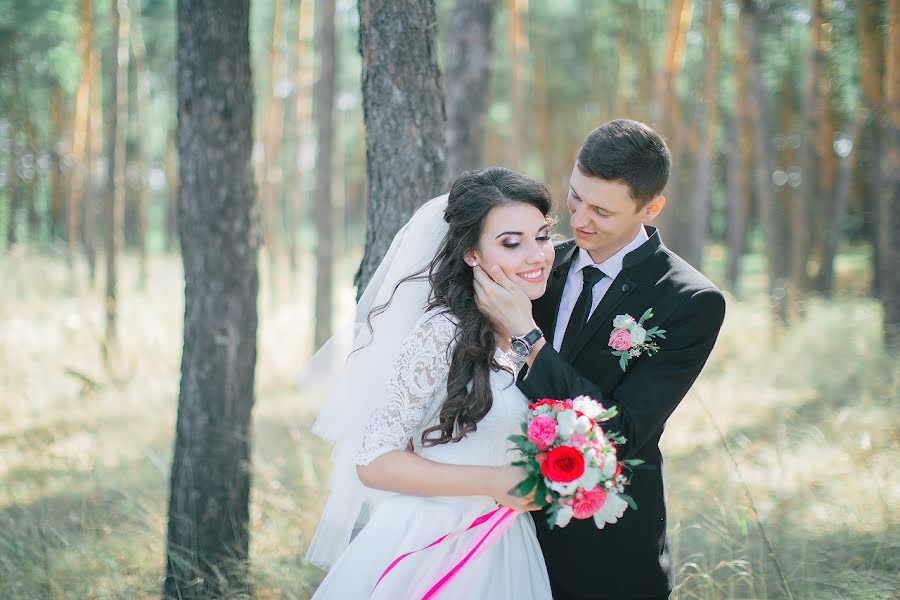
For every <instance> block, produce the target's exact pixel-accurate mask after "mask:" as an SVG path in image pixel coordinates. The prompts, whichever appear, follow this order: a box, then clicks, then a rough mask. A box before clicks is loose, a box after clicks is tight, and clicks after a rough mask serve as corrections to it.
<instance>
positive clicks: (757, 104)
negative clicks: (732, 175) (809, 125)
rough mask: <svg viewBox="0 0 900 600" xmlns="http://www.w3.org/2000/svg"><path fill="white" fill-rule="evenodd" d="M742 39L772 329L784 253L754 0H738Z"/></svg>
mask: <svg viewBox="0 0 900 600" xmlns="http://www.w3.org/2000/svg"><path fill="white" fill-rule="evenodd" d="M740 11H741V12H740V27H741V34H742V38H741V43H742V44H743V45H744V47H745V48H746V49H747V66H748V73H747V83H748V85H749V90H748V91H749V94H748V96H749V104H750V119H751V121H752V123H753V127H752V129H753V154H754V162H755V169H754V172H755V175H756V191H757V195H758V197H759V211H760V221H761V226H762V229H763V234H764V236H765V242H766V262H767V272H768V291H769V300H770V302H771V306H772V309H773V316H774V317H775V320H774V321H775V322H774V323H773V331H778V329H779V325H780V324H782V323H785V322H786V320H787V315H786V312H785V307H784V302H783V300H784V295H783V290H782V289H781V288H782V285H783V284H782V282H781V281H780V277H779V266H778V263H779V261H780V260H782V257H783V256H784V249H783V247H782V245H781V236H779V235H778V227H777V221H778V210H777V206H776V200H775V191H774V190H773V189H772V179H771V176H770V173H772V168H771V164H772V161H771V159H770V152H771V150H770V146H769V140H770V133H769V131H770V126H769V121H768V113H767V111H766V109H765V106H766V104H767V102H766V97H767V95H766V90H765V86H764V83H763V79H762V73H761V72H760V71H761V69H760V61H761V56H760V48H759V37H760V36H759V13H758V9H757V7H756V4H755V2H754V0H741V5H740Z"/></svg>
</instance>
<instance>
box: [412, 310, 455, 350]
mask: <svg viewBox="0 0 900 600" xmlns="http://www.w3.org/2000/svg"><path fill="white" fill-rule="evenodd" d="M457 327H458V324H457V321H456V317H454V316H453V315H452V314H451V313H450V311H449V310H447V309H446V308H434V309H431V310H429V311H427V312H426V313H425V314H424V315H422V317H421V318H420V319H419V322H418V323H417V324H416V327H415V328H414V330H415V331H416V332H417V333H418V334H420V335H427V336H431V337H434V338H437V339H440V340H446V341H448V342H449V341H451V340H452V339H453V338H454V337H455V335H456V328H457Z"/></svg>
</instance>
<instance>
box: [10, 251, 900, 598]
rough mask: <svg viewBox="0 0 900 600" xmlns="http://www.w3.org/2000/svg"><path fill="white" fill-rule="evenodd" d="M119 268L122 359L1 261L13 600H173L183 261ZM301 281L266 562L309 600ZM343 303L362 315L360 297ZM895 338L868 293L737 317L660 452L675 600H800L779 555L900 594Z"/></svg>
mask: <svg viewBox="0 0 900 600" xmlns="http://www.w3.org/2000/svg"><path fill="white" fill-rule="evenodd" d="M353 263H354V258H353V257H350V258H348V259H347V261H346V264H345V269H344V270H345V272H347V273H349V272H351V271H350V269H351V268H352V264H353ZM123 270H124V275H125V277H124V284H123V290H122V293H121V296H122V302H121V310H122V315H121V328H120V331H121V336H120V337H121V347H120V349H119V351H118V353H117V354H116V356H117V357H118V358H117V359H115V360H111V361H110V363H111V364H109V365H108V366H107V365H105V364H104V360H103V354H102V350H101V348H102V345H101V342H100V340H101V339H102V315H101V311H100V309H101V303H100V299H99V292H98V291H96V290H89V289H84V288H82V289H77V290H71V289H69V287H68V277H67V274H66V271H65V268H64V265H63V264H62V263H61V262H60V261H58V260H55V259H51V258H47V257H43V256H34V255H22V254H19V255H11V254H7V255H5V256H2V257H0V281H2V291H0V365H2V367H0V399H2V402H0V598H4V599H6V598H28V599H31V598H153V597H158V595H159V590H160V575H161V571H162V565H163V540H164V531H165V513H166V497H167V486H168V466H169V460H170V456H171V445H172V433H173V429H174V419H175V409H176V402H177V395H178V369H179V361H180V355H181V318H182V310H183V305H182V297H181V296H182V287H181V273H180V262H179V261H178V259H177V258H174V257H154V258H153V260H152V262H151V266H150V273H151V278H150V281H151V282H152V284H151V286H150V287H149V289H147V290H146V291H140V290H138V289H137V285H136V281H135V274H136V268H135V265H134V263H133V262H132V261H131V260H127V261H126V264H125V267H124V269H123ZM283 270H284V269H281V270H280V271H279V273H280V276H279V277H276V278H275V279H276V285H275V288H274V289H272V288H270V287H266V288H265V289H264V290H263V293H262V295H261V298H260V313H261V318H260V335H259V343H260V352H259V363H258V372H257V404H256V407H255V409H254V429H255V438H254V479H253V481H254V488H253V493H252V497H251V501H252V509H251V519H252V523H251V526H252V541H251V560H252V563H253V573H254V579H255V582H256V589H257V596H258V597H260V598H307V597H309V595H310V593H311V591H312V590H313V589H314V587H315V585H316V583H317V582H318V580H319V578H320V577H321V574H320V573H319V572H318V571H317V570H316V569H314V568H312V567H309V566H306V565H304V564H303V562H302V556H303V553H304V549H305V544H306V540H308V538H309V536H310V534H311V532H312V530H313V528H314V525H315V521H316V517H317V512H318V509H319V506H320V501H321V500H320V498H319V491H320V489H321V486H322V482H323V481H324V478H325V476H326V475H327V452H328V451H327V448H325V447H324V446H323V445H322V444H320V443H318V441H317V440H316V439H314V438H313V437H312V436H311V435H310V434H309V432H308V428H309V425H310V423H311V420H312V417H311V407H312V406H314V405H315V402H314V400H315V399H313V398H302V397H300V396H299V395H298V393H297V392H296V389H295V386H294V383H293V379H294V376H295V375H296V372H297V370H298V367H299V366H300V365H301V364H302V363H303V362H304V360H305V359H306V358H307V356H308V348H309V345H310V342H309V341H310V337H311V333H310V327H309V323H310V315H309V308H308V307H309V306H310V304H311V299H312V292H311V290H310V289H309V286H308V284H306V282H307V281H308V279H303V280H302V281H300V282H298V283H297V284H296V285H294V286H293V287H292V286H291V285H289V281H288V279H289V278H288V277H287V274H286V273H282V272H281V271H283ZM300 272H301V273H310V272H311V269H310V268H309V264H308V262H306V261H305V262H304V263H303V264H302V265H301V269H300ZM268 280H269V278H268V277H264V281H268ZM338 297H339V298H341V305H340V308H339V311H343V312H344V313H345V314H346V311H347V310H349V306H350V305H351V303H352V292H351V291H350V290H349V287H344V288H341V289H340V290H339V294H338ZM878 323H879V309H878V307H877V304H875V303H873V302H871V301H869V300H864V299H844V300H839V301H835V302H832V303H828V304H826V303H820V302H812V303H811V304H810V305H809V312H808V316H807V318H806V319H805V320H804V321H802V322H801V323H798V324H797V325H795V326H794V327H792V328H791V329H789V330H786V331H784V332H782V335H781V337H780V339H779V340H778V341H777V342H772V340H770V338H769V334H768V332H769V325H768V321H767V314H766V309H765V307H764V306H762V305H761V304H758V303H756V302H754V301H752V300H751V301H745V302H742V303H737V302H731V304H730V306H729V313H728V317H727V320H726V325H725V328H724V330H723V333H722V336H721V338H720V342H719V344H718V346H717V348H716V351H715V353H714V356H713V358H712V360H711V362H710V365H709V366H708V367H707V370H706V371H705V372H704V375H703V377H702V378H701V380H700V381H699V382H698V384H697V385H696V386H695V387H694V389H693V391H692V392H691V394H690V396H689V397H688V398H687V399H686V400H685V402H684V403H683V405H682V406H681V407H680V408H679V410H678V411H677V412H676V414H675V415H674V416H673V417H672V419H671V420H670V422H669V425H668V428H667V432H666V434H665V436H664V437H663V443H664V452H665V455H666V457H667V466H666V475H667V493H668V497H669V506H670V511H671V514H670V524H671V530H672V534H673V535H672V537H673V543H674V550H675V554H676V561H677V565H678V588H677V591H676V594H675V597H676V598H678V599H681V600H687V599H693V598H700V599H704V600H707V599H708V600H712V599H732V598H733V599H737V598H773V599H774V598H783V597H787V596H786V594H785V592H784V591H782V589H781V588H780V584H779V578H778V576H777V574H776V570H775V561H776V560H777V562H778V564H779V565H780V567H781V568H782V569H783V571H784V573H785V577H786V579H787V583H788V585H789V586H790V589H791V592H792V594H793V597H794V598H798V599H799V598H804V599H810V600H812V599H815V600H821V599H829V598H835V599H837V598H859V599H866V600H869V599H873V598H893V597H895V596H894V594H895V591H896V590H897V589H900V578H898V571H900V560H898V558H897V557H898V556H900V553H898V544H900V535H898V529H897V523H896V518H895V514H896V513H897V501H898V498H900V483H898V481H897V478H896V477H895V473H896V469H895V465H896V464H897V459H898V457H900V437H898V418H897V400H898V398H900V366H898V361H897V359H896V357H894V358H891V357H888V356H886V355H885V353H884V352H883V351H882V350H881V349H880V341H879V338H880V335H879V326H878ZM717 430H720V431H721V432H722V435H721V436H720V435H719V434H718V433H717ZM726 444H727V447H728V449H729V450H730V451H731V452H732V453H733V455H734V457H735V459H736V461H737V465H738V466H737V467H735V465H734V464H733V463H732V461H731V458H730V457H729V453H728V452H727V451H726ZM745 486H746V487H745ZM746 490H749V492H750V494H751V495H752V500H753V503H754V504H755V509H756V511H758V514H759V517H760V519H759V520H757V519H756V518H755V516H754V511H753V510H752V509H751V500H750V497H748V495H747V493H746ZM759 521H761V522H762V524H763V526H764V528H765V531H766V532H767V534H768V536H769V537H770V539H771V542H772V546H773V549H774V551H775V556H774V557H772V556H768V555H767V551H766V549H765V545H764V544H763V542H762V539H761V533H760V529H759V527H758V525H759Z"/></svg>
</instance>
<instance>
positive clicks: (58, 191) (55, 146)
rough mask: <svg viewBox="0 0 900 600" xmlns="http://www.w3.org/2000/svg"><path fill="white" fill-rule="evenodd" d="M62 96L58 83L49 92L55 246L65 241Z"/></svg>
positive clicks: (52, 215) (52, 216)
mask: <svg viewBox="0 0 900 600" xmlns="http://www.w3.org/2000/svg"><path fill="white" fill-rule="evenodd" d="M63 110H64V109H63V94H62V87H61V86H60V85H59V83H58V82H57V83H54V84H53V88H52V89H51V90H50V125H51V127H50V144H49V146H50V239H51V241H52V243H53V245H54V246H55V245H56V241H57V240H58V239H65V235H66V228H65V227H64V226H63V225H64V223H65V218H66V215H65V191H64V187H65V186H64V184H63V181H64V178H63V165H62V157H63V154H64V153H65V151H66V149H65V138H66V134H65V127H64V125H63V121H64V118H63Z"/></svg>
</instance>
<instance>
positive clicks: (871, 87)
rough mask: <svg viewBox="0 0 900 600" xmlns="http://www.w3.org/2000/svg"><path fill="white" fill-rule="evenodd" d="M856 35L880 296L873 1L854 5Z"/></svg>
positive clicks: (880, 53) (877, 52) (878, 39)
mask: <svg viewBox="0 0 900 600" xmlns="http://www.w3.org/2000/svg"><path fill="white" fill-rule="evenodd" d="M857 7H858V10H857V17H856V22H857V27H856V35H857V38H858V40H859V82H860V86H859V87H860V91H861V95H860V101H861V104H862V106H864V107H865V108H866V109H868V111H869V126H868V135H867V136H866V139H867V140H868V141H867V144H866V146H867V149H868V152H867V153H864V152H858V153H857V156H858V157H859V158H860V159H862V157H863V156H870V157H871V160H870V161H869V162H868V163H867V165H866V167H867V168H866V172H865V180H866V183H865V189H866V190H867V193H866V194H865V198H866V208H865V211H866V223H867V225H868V226H869V229H870V240H871V243H872V295H873V296H875V297H881V285H880V282H881V266H880V265H881V261H880V260H879V257H880V250H881V248H880V247H879V244H878V200H877V198H878V196H879V194H880V193H881V162H880V157H881V136H882V133H881V127H882V119H883V117H882V111H883V107H882V98H881V94H882V89H881V88H882V85H881V81H882V73H883V71H884V44H883V40H882V35H881V26H880V23H881V14H880V10H879V7H878V6H877V5H876V4H875V3H874V2H860V3H858V5H857Z"/></svg>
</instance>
